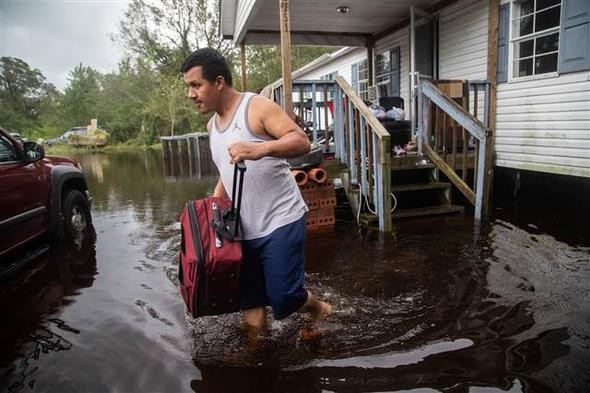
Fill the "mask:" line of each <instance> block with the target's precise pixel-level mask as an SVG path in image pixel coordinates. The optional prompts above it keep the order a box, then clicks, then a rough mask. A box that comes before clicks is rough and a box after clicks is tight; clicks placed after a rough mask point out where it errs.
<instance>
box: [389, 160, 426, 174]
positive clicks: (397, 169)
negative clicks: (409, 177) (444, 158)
mask: <svg viewBox="0 0 590 393" xmlns="http://www.w3.org/2000/svg"><path fill="white" fill-rule="evenodd" d="M434 168H436V165H434V164H433V163H431V162H427V163H426V164H408V165H398V166H392V167H391V171H392V172H401V171H416V170H420V169H434Z"/></svg>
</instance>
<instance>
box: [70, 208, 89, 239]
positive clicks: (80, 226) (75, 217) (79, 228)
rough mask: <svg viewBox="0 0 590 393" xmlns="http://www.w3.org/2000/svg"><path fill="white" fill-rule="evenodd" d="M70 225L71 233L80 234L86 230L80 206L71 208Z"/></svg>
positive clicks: (84, 217) (84, 218)
mask: <svg viewBox="0 0 590 393" xmlns="http://www.w3.org/2000/svg"><path fill="white" fill-rule="evenodd" d="M70 223H71V224H72V229H73V232H74V233H76V234H80V233H82V232H84V230H85V229H86V216H85V215H84V212H83V211H82V209H81V208H80V206H74V207H73V208H72V218H71V219H70Z"/></svg>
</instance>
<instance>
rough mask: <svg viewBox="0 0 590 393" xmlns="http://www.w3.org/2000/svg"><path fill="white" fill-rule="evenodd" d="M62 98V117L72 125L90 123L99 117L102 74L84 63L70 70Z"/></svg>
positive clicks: (66, 122)
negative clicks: (98, 106)
mask: <svg viewBox="0 0 590 393" xmlns="http://www.w3.org/2000/svg"><path fill="white" fill-rule="evenodd" d="M68 82H69V83H68V87H66V89H65V92H64V96H63V100H62V119H63V120H64V122H65V124H71V125H72V126H78V125H84V124H88V122H89V121H90V119H95V118H97V115H98V112H97V103H98V95H99V92H100V74H99V73H98V72H97V71H95V70H94V69H92V68H91V67H86V66H84V65H83V64H81V63H80V64H79V65H78V66H76V68H74V69H73V70H72V71H70V74H69V78H68Z"/></svg>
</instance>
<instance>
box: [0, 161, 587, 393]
mask: <svg viewBox="0 0 590 393" xmlns="http://www.w3.org/2000/svg"><path fill="white" fill-rule="evenodd" d="M77 158H78V159H79V160H80V161H81V163H82V165H83V166H84V168H85V172H86V175H87V178H88V182H89V186H90V190H91V192H92V195H93V197H94V202H93V208H92V215H93V220H94V227H95V232H96V236H95V237H90V238H87V241H86V243H85V245H84V247H83V248H82V249H81V250H75V249H69V248H66V247H54V248H53V249H52V250H51V251H50V252H49V253H48V254H46V255H44V256H43V257H41V258H39V260H37V261H35V262H34V263H33V264H32V265H30V266H29V267H28V268H27V269H26V270H25V271H23V272H21V273H19V274H17V275H16V276H14V277H12V278H10V279H9V280H7V281H5V282H3V283H2V286H1V292H0V293H1V295H0V304H1V307H2V310H3V314H2V318H1V319H0V320H1V322H0V328H1V331H0V343H1V352H0V390H2V391H7V392H27V391H35V392H82V391H84V392H191V391H195V392H201V393H206V392H394V391H411V392H438V391H441V392H442V391H444V392H502V391H509V392H587V391H588V387H589V386H590V366H589V364H590V280H589V279H590V261H589V255H590V248H589V247H588V246H589V245H590V244H589V243H588V238H587V237H584V236H587V234H585V235H584V234H583V235H580V236H573V237H572V236H571V234H568V236H565V237H562V236H560V234H559V233H546V232H544V229H543V227H542V225H540V224H539V223H530V224H528V225H527V224H526V223H525V224H523V223H518V222H514V223H513V222H511V221H510V220H509V219H506V218H504V219H501V218H496V219H494V220H493V221H492V223H491V224H490V225H488V226H485V227H482V228H475V227H474V226H473V224H472V221H471V219H470V217H469V216H467V215H466V216H464V217H461V216H451V217H444V218H436V219H421V220H415V221H412V222H400V223H396V226H395V233H394V234H393V235H391V236H386V237H383V236H380V235H379V234H377V233H374V232H368V231H362V230H359V229H358V227H357V226H356V225H355V223H354V220H353V218H352V217H351V216H350V214H348V213H347V211H346V209H345V208H339V209H338V214H337V218H338V219H337V223H336V227H335V228H334V229H333V230H329V231H324V232H321V233H316V234H309V236H308V237H309V238H308V242H307V256H308V261H307V273H308V283H309V286H310V288H311V289H312V290H313V291H314V292H316V293H317V294H318V295H319V296H320V297H322V298H324V299H326V300H328V301H329V302H331V303H332V304H333V305H334V309H335V312H334V313H333V314H332V315H331V316H330V317H329V318H328V319H326V320H325V321H324V322H323V324H322V328H323V336H322V337H321V339H319V340H317V341H313V342H305V341H301V340H300V339H299V338H298V337H299V335H298V331H299V329H300V328H301V327H302V326H304V325H305V324H306V322H307V321H306V320H305V318H304V317H303V316H301V315H294V316H292V317H289V318H287V319H286V320H283V321H280V322H276V321H273V322H272V323H271V329H270V331H269V332H268V333H266V334H265V335H264V336H263V337H262V341H261V343H260V345H259V346H258V347H255V348H254V347H252V346H250V345H249V344H248V341H247V339H246V337H244V335H243V333H242V332H241V331H240V328H239V318H238V315H236V314H231V315H226V316H220V317H205V318H201V319H198V320H192V319H191V318H190V317H188V316H187V315H186V314H185V311H184V307H183V304H182V301H181V298H180V296H179V293H178V291H177V266H178V264H177V253H178V246H179V242H180V233H179V224H178V223H177V215H178V213H179V211H180V210H181V208H182V206H183V204H184V202H185V201H187V200H189V199H194V198H199V197H203V196H205V195H206V194H207V193H208V192H211V191H212V188H213V185H214V183H215V179H214V178H213V177H211V176H201V177H199V176H195V175H193V176H192V178H191V177H189V176H187V175H186V171H185V174H184V176H171V175H170V173H171V168H167V167H164V166H163V164H162V161H161V159H160V156H159V153H158V152H152V151H147V152H125V153H109V154H95V155H84V156H80V157H77ZM499 213H502V212H499ZM501 216H502V214H497V217H501ZM580 231H581V230H580ZM580 231H579V233H582V232H583V231H582V232H580ZM270 320H272V319H270Z"/></svg>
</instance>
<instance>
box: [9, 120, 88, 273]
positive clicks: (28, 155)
mask: <svg viewBox="0 0 590 393" xmlns="http://www.w3.org/2000/svg"><path fill="white" fill-rule="evenodd" d="M90 202H91V198H90V195H89V193H88V187H87V186H86V179H85V177H84V173H83V172H82V168H81V166H80V164H79V163H78V162H76V161H74V160H71V159H69V158H66V157H46V156H45V153H44V150H43V147H42V146H40V145H38V144H37V143H34V142H23V141H20V140H17V139H15V138H14V137H12V136H11V135H10V134H9V133H8V132H6V131H5V130H4V129H2V128H0V270H2V269H1V268H2V265H3V266H4V267H5V266H6V265H14V264H15V263H14V261H16V260H20V259H22V254H23V253H27V255H29V256H31V255H35V253H32V254H31V252H30V251H28V250H29V249H30V247H27V246H32V247H38V245H39V244H41V243H42V241H43V240H45V239H52V240H57V241H67V242H71V243H73V244H76V243H79V242H81V241H82V238H83V236H84V235H85V234H87V233H88V231H89V230H90V228H91V216H90ZM45 249H47V247H46V246H45ZM25 250H27V251H25ZM29 259H30V258H29Z"/></svg>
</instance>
